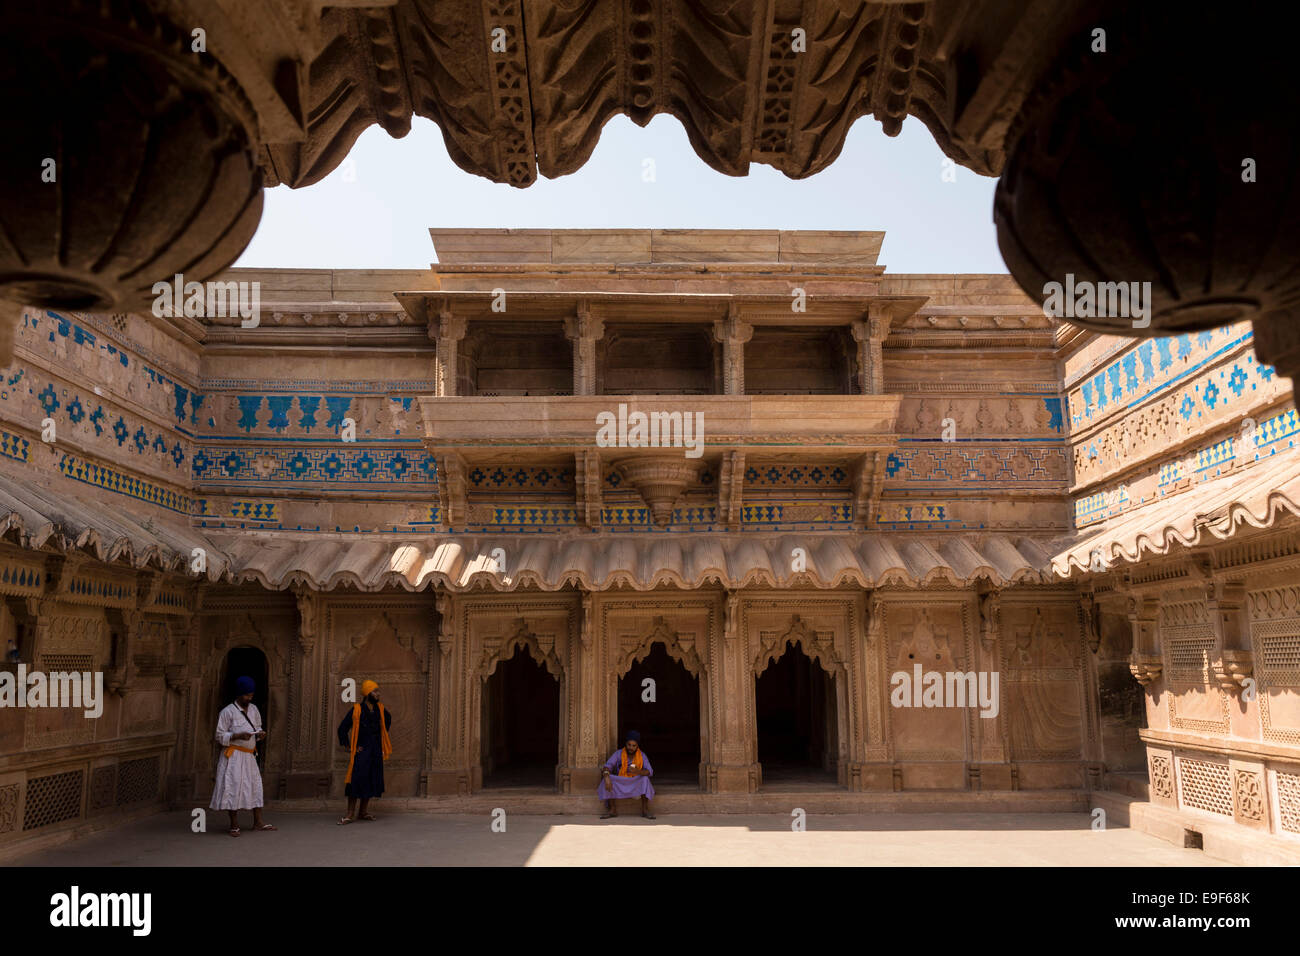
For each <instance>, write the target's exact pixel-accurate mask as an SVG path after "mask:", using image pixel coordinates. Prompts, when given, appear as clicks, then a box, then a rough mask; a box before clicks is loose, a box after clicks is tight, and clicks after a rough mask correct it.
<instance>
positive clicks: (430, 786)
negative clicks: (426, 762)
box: [420, 770, 470, 797]
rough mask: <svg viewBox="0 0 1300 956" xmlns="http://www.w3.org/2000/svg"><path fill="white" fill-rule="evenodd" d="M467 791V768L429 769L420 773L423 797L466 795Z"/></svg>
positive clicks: (468, 788)
mask: <svg viewBox="0 0 1300 956" xmlns="http://www.w3.org/2000/svg"><path fill="white" fill-rule="evenodd" d="M469 792H470V772H469V771H468V770H429V771H426V772H425V773H423V774H421V775H420V795H421V796H423V797H443V796H466V795H468V794H469Z"/></svg>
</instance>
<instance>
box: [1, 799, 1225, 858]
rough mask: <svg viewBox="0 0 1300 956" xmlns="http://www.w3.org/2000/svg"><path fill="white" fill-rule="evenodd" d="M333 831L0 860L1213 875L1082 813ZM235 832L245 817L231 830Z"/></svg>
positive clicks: (475, 823) (404, 816) (292, 819)
mask: <svg viewBox="0 0 1300 956" xmlns="http://www.w3.org/2000/svg"><path fill="white" fill-rule="evenodd" d="M377 814H378V815H379V819H378V820H376V821H374V822H360V821H358V822H356V823H353V824H351V825H349V826H345V827H340V826H338V825H337V823H336V821H337V819H338V814H327V813H293V812H285V811H279V812H273V811H270V810H268V811H267V814H266V817H267V820H268V821H270V822H272V823H274V824H275V825H276V826H278V827H279V831H278V832H275V833H253V832H251V831H248V830H245V831H244V832H243V834H242V835H241V836H240V837H238V838H232V837H230V836H229V835H228V834H227V833H226V831H225V829H224V822H225V819H226V818H225V814H217V813H211V812H210V813H209V814H208V818H207V822H208V827H209V829H208V831H207V832H206V833H193V832H191V829H190V822H191V817H190V814H189V813H188V812H169V813H160V814H157V815H154V816H151V817H146V818H144V819H142V820H138V821H135V822H133V823H129V824H126V825H124V826H122V827H120V828H118V829H115V830H110V831H105V832H102V833H98V834H94V835H91V836H88V837H86V838H84V839H81V840H78V841H75V842H70V843H67V844H64V845H62V846H59V847H55V848H53V849H49V850H44V851H40V852H37V853H33V854H29V855H27V856H24V857H20V858H18V859H15V860H12V861H10V865H19V866H234V865H244V866H258V865H265V866H272V865H277V866H351V865H354V864H355V863H356V860H357V854H358V853H359V852H360V851H362V850H363V849H364V850H365V852H366V856H367V859H368V861H369V862H371V863H373V864H375V865H387V866H463V865H479V866H591V865H606V864H608V863H609V861H610V860H611V859H621V860H628V861H632V862H635V863H638V864H640V865H647V866H950V865H951V866H1226V865H1228V864H1226V863H1224V862H1222V861H1219V860H1216V859H1213V858H1211V857H1207V856H1206V855H1205V854H1204V853H1203V852H1202V851H1199V850H1189V849H1183V848H1181V847H1176V846H1173V845H1172V844H1169V843H1166V842H1164V841H1163V840H1159V839H1157V838H1156V837H1153V836H1150V835H1148V834H1145V833H1142V832H1140V831H1137V830H1132V829H1129V828H1126V827H1112V828H1110V829H1107V830H1104V831H1095V830H1093V829H1091V817H1090V816H1089V815H1088V814H1086V813H1026V814H980V813H944V814H929V813H869V814H833V815H832V814H824V815H818V814H810V815H809V816H808V817H807V821H806V825H807V829H806V830H805V831H804V832H793V831H792V830H791V818H790V817H789V816H788V815H786V816H782V815H778V814H762V815H757V814H749V815H744V814H680V815H678V814H673V815H663V814H661V815H659V818H658V819H657V820H654V821H650V820H643V819H641V818H640V817H636V816H620V817H619V818H617V819H614V820H600V819H597V818H595V817H592V818H583V817H573V816H549V815H548V816H542V815H526V814H514V815H509V816H507V818H506V821H505V823H506V832H504V833H495V832H493V831H492V829H491V822H492V820H491V817H490V816H489V815H487V814H476V815H472V816H471V815H452V814H430V813H392V814H383V812H382V810H377ZM243 822H244V824H245V825H246V826H247V825H249V823H250V822H251V821H247V820H245V821H243Z"/></svg>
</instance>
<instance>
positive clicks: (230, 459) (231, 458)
mask: <svg viewBox="0 0 1300 956" xmlns="http://www.w3.org/2000/svg"><path fill="white" fill-rule="evenodd" d="M217 464H218V465H220V466H221V470H222V471H224V472H225V473H226V474H227V475H229V476H234V475H235V474H237V473H238V472H239V469H241V468H243V467H244V456H243V455H241V454H239V452H235V451H232V452H230V453H228V454H227V455H226V456H225V457H224V458H222V459H221V460H220V461H219V462H217Z"/></svg>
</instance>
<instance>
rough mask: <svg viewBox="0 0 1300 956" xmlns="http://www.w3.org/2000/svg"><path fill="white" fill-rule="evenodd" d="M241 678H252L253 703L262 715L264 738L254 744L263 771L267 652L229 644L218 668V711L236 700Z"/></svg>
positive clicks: (268, 715) (268, 714) (268, 736)
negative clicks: (219, 677) (219, 688)
mask: <svg viewBox="0 0 1300 956" xmlns="http://www.w3.org/2000/svg"><path fill="white" fill-rule="evenodd" d="M241 677H251V678H253V705H254V706H255V707H256V708H257V712H258V713H259V714H261V715H262V728H263V729H264V730H265V731H266V732H267V733H266V737H265V738H264V739H263V740H262V741H261V743H259V744H258V745H257V768H258V770H260V771H262V772H263V773H265V772H266V748H267V744H268V743H269V742H270V740H271V726H272V725H271V721H272V720H273V719H274V718H273V717H272V714H271V712H270V706H269V703H270V694H269V693H268V688H267V666H266V655H265V654H263V653H262V652H261V651H260V650H258V649H257V648H256V647H232V648H231V649H230V651H229V652H228V653H227V654H226V661H225V664H224V665H223V666H222V669H221V685H220V686H221V699H220V700H218V701H217V712H218V713H220V712H221V710H222V708H224V707H225V706H226V705H227V704H229V703H230V702H231V701H233V700H234V699H235V697H236V696H237V694H236V691H235V681H237V680H239V678H241Z"/></svg>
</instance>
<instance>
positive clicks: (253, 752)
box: [224, 744, 257, 760]
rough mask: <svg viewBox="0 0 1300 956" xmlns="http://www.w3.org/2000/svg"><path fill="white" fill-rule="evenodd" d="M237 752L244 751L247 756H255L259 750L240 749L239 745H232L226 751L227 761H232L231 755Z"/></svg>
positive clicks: (254, 748) (253, 748)
mask: <svg viewBox="0 0 1300 956" xmlns="http://www.w3.org/2000/svg"><path fill="white" fill-rule="evenodd" d="M236 750H240V751H243V752H244V753H246V754H255V753H257V748H256V747H252V748H249V747H240V746H239V745H238V744H231V745H230V746H229V747H227V748H226V749H225V751H224V753H225V756H226V759H227V760H228V759H230V755H231V754H233V753H234V752H235V751H236Z"/></svg>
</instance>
